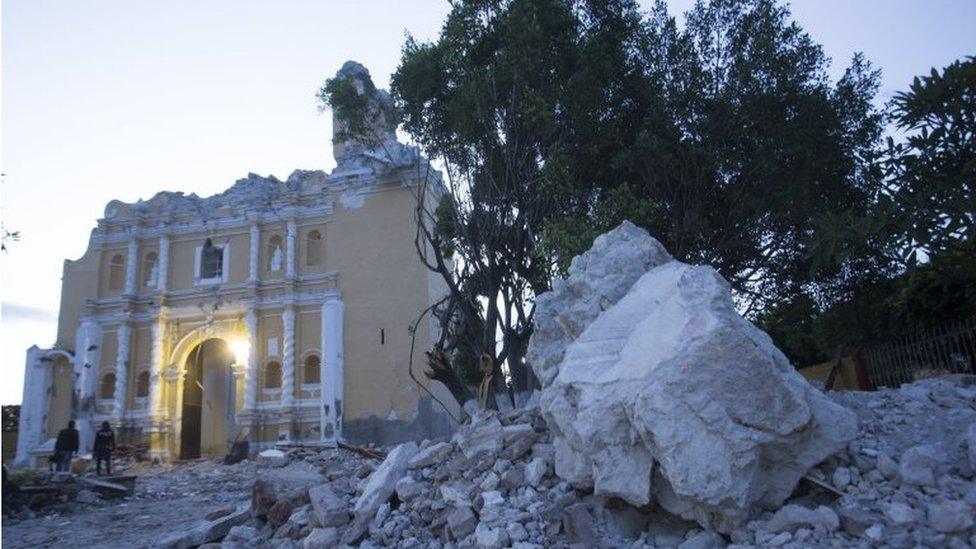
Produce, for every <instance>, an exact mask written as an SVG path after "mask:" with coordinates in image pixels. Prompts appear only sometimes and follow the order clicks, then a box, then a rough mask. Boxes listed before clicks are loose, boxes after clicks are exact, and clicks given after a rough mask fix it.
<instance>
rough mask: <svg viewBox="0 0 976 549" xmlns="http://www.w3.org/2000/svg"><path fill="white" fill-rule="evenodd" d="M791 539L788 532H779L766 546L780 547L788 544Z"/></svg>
mask: <svg viewBox="0 0 976 549" xmlns="http://www.w3.org/2000/svg"><path fill="white" fill-rule="evenodd" d="M792 539H793V534H790V533H789V532H780V533H779V534H776V535H775V536H773V537H772V539H770V540H769V541H767V542H766V545H767V546H769V547H782V546H783V545H786V544H787V543H789V542H790V540H792Z"/></svg>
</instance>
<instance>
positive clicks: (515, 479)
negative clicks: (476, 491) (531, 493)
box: [499, 467, 525, 490]
mask: <svg viewBox="0 0 976 549" xmlns="http://www.w3.org/2000/svg"><path fill="white" fill-rule="evenodd" d="M523 482H525V475H523V474H522V472H521V471H519V470H518V469H516V468H515V467H512V468H511V469H508V470H507V471H505V472H504V473H502V476H501V482H500V483H499V484H500V486H501V487H502V488H504V489H505V490H514V489H516V488H518V487H519V486H521V485H522V483H523Z"/></svg>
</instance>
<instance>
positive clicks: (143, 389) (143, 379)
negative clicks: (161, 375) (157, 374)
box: [136, 370, 149, 397]
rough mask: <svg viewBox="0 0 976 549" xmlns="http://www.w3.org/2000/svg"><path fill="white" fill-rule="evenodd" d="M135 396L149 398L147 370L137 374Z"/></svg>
mask: <svg viewBox="0 0 976 549" xmlns="http://www.w3.org/2000/svg"><path fill="white" fill-rule="evenodd" d="M136 396H137V397H147V396H149V371H148V370H143V371H141V372H139V376H138V377H137V378H136Z"/></svg>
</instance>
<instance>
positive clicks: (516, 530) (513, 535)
mask: <svg viewBox="0 0 976 549" xmlns="http://www.w3.org/2000/svg"><path fill="white" fill-rule="evenodd" d="M505 530H506V531H507V532H508V537H509V538H510V539H511V540H512V541H513V542H516V541H523V540H525V539H526V538H528V537H529V533H528V532H527V531H526V529H525V526H522V523H520V522H513V523H511V524H509V525H508V526H506V527H505Z"/></svg>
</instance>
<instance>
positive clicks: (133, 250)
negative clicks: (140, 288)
mask: <svg viewBox="0 0 976 549" xmlns="http://www.w3.org/2000/svg"><path fill="white" fill-rule="evenodd" d="M138 266H139V241H138V240H136V238H135V237H132V238H130V239H129V254H128V257H127V259H126V260H125V292H124V293H125V295H136V271H137V267H138Z"/></svg>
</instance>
